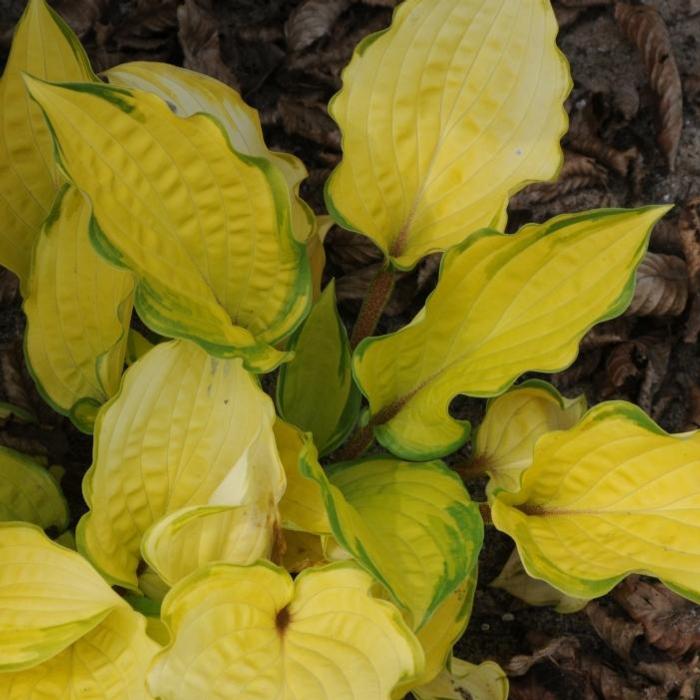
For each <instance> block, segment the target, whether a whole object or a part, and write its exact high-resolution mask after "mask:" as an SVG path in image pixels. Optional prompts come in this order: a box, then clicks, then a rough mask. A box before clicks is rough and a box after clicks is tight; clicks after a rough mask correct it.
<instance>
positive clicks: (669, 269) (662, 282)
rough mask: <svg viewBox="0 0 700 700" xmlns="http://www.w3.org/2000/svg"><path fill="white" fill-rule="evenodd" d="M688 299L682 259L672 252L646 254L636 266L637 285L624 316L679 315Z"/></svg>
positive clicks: (684, 265) (684, 266)
mask: <svg viewBox="0 0 700 700" xmlns="http://www.w3.org/2000/svg"><path fill="white" fill-rule="evenodd" d="M687 302H688V273H687V270H686V264H685V262H684V261H683V260H682V259H681V258H678V257H676V256H675V255H661V254H659V253H647V255H646V257H645V258H644V260H642V263H641V264H640V266H639V267H638V268H637V284H636V287H635V290H634V298H633V299H632V303H631V304H630V306H629V308H628V309H627V312H626V313H627V315H636V316H679V315H680V314H682V313H683V311H684V310H685V306H686V304H687Z"/></svg>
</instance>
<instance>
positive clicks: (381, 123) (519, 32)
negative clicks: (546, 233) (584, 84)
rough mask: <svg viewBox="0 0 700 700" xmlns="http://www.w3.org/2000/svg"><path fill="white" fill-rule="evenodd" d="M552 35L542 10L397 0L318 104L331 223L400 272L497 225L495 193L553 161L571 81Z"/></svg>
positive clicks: (503, 193) (485, 1) (481, 2)
mask: <svg viewBox="0 0 700 700" xmlns="http://www.w3.org/2000/svg"><path fill="white" fill-rule="evenodd" d="M556 33H557V22H556V19H555V17H554V13H553V12H552V8H551V7H550V4H549V3H548V2H542V0H523V1H521V2H509V0H436V1H435V2H422V1H421V0H406V2H404V3H403V4H402V5H400V6H399V8H398V10H397V11H396V13H395V15H394V21H393V24H392V26H391V27H390V28H389V29H388V30H386V31H384V32H381V33H379V34H373V35H371V36H368V37H367V38H366V39H364V41H362V42H360V44H359V45H358V47H357V49H356V50H355V55H354V57H353V59H352V61H351V63H350V65H349V66H348V67H347V68H346V69H345V71H344V73H343V88H342V90H341V91H340V92H339V93H338V94H337V95H336V96H335V97H334V98H333V100H332V102H331V104H330V108H329V109H330V113H331V115H332V116H333V117H334V119H335V120H336V122H338V125H339V126H340V129H341V131H342V136H343V160H342V161H341V163H340V165H339V166H338V168H337V169H336V170H335V171H334V172H333V174H332V175H331V178H330V180H329V182H328V186H327V190H326V203H327V206H328V211H329V212H330V213H331V215H332V216H333V217H334V218H335V219H336V221H337V222H338V223H339V224H341V225H342V226H344V227H345V228H349V229H352V230H355V231H358V232H360V233H363V234H365V235H366V236H369V237H370V238H371V239H372V240H373V241H374V242H375V243H376V244H377V245H378V246H379V247H380V248H381V249H382V250H383V251H384V253H385V254H386V255H387V256H390V257H391V259H392V262H393V263H394V265H396V266H397V267H399V268H402V269H406V268H410V267H413V266H414V265H415V264H416V263H417V262H418V260H420V258H422V257H423V256H424V255H426V254H427V253H430V252H433V251H438V250H447V249H448V248H451V247H452V246H454V245H455V244H458V243H461V242H462V241H463V240H464V239H465V238H466V237H467V236H468V235H469V234H471V233H472V232H474V231H476V230H477V229H480V228H483V227H485V226H492V227H494V228H499V227H501V226H502V225H503V224H504V223H505V208H506V205H507V202H508V198H509V196H510V195H511V194H513V193H514V192H515V191H517V190H518V189H520V188H522V187H524V186H525V185H526V184H527V183H529V182H532V181H533V180H547V179H549V178H551V177H553V176H554V175H555V174H556V173H557V170H558V168H559V166H560V164H561V160H562V154H561V150H560V147H559V139H560V138H561V136H562V135H563V134H564V132H565V131H566V127H567V119H566V113H565V111H564V109H563V102H564V100H565V98H566V96H567V94H568V92H569V90H570V88H571V78H570V76H569V70H568V65H567V63H566V59H565V58H564V56H563V55H562V54H561V52H560V51H559V50H558V49H557V46H556V44H555V36H556Z"/></svg>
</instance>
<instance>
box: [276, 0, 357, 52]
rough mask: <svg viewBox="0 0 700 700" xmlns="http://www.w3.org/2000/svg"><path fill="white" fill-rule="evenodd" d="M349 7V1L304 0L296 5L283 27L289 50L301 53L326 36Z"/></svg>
mask: <svg viewBox="0 0 700 700" xmlns="http://www.w3.org/2000/svg"><path fill="white" fill-rule="evenodd" d="M349 6H350V0H305V1H304V2H302V3H301V4H300V5H297V6H296V7H295V8H294V10H292V13H291V14H290V15H289V19H288V20H287V22H286V23H285V25H284V32H285V35H286V37H287V46H288V47H289V49H290V50H291V51H303V50H304V49H305V48H307V47H308V46H311V44H313V43H314V42H315V41H318V40H319V39H321V38H322V37H324V36H326V35H327V34H328V33H329V31H330V29H331V27H332V26H333V25H334V24H335V22H336V20H337V19H338V17H340V15H341V14H342V13H343V12H345V10H346V9H347V8H348V7H349Z"/></svg>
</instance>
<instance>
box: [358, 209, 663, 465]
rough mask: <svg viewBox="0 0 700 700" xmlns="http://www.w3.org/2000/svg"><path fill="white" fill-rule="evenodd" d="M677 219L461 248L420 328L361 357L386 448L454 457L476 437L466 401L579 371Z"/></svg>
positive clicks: (640, 217) (601, 222)
mask: <svg viewBox="0 0 700 700" xmlns="http://www.w3.org/2000/svg"><path fill="white" fill-rule="evenodd" d="M666 211H668V207H647V208H644V209H634V210H621V209H607V210H606V209H601V210H597V211H591V212H585V213H582V214H573V215H565V216H560V217H557V218H555V219H552V220H550V221H548V222H546V223H543V224H530V225H528V226H525V227H524V228H522V229H521V230H520V231H519V232H518V233H516V234H514V235H505V234H501V233H497V232H496V231H489V230H486V231H482V232H480V233H479V234H477V235H475V236H472V237H471V238H470V239H469V240H468V241H466V242H465V243H464V244H463V245H461V246H458V247H456V248H453V249H451V250H450V251H449V252H448V253H447V254H446V255H445V256H444V258H443V262H442V268H441V273H440V279H439V281H438V285H437V288H436V289H435V291H434V292H433V293H432V294H431V296H430V297H429V298H428V300H427V302H426V305H425V307H424V308H423V310H422V311H421V312H419V314H418V315H417V316H416V318H415V319H414V320H413V322H412V323H411V324H409V325H408V326H406V327H405V328H402V329H401V330H400V331H398V332H397V333H393V334H391V335H387V336H383V337H380V338H367V339H366V340H365V341H364V342H363V343H361V344H360V345H359V346H358V348H357V350H356V353H355V358H354V370H355V377H356V379H357V381H358V383H359V385H360V389H362V391H363V392H364V394H365V395H366V396H367V397H368V398H369V403H370V409H371V412H372V414H373V415H372V418H371V421H372V424H373V425H375V426H376V427H375V429H374V433H375V435H376V437H377V439H378V440H379V441H380V442H381V443H382V444H383V445H384V446H385V447H387V448H388V449H389V450H391V451H392V452H393V453H394V454H396V455H398V456H400V457H404V458H406V459H415V460H423V459H431V458H434V457H438V456H441V455H444V454H448V453H450V452H453V451H454V450H456V449H457V448H458V447H459V446H460V445H462V444H463V443H464V441H465V440H466V439H467V437H468V436H469V424H468V423H466V422H464V421H458V420H455V419H453V418H451V417H450V414H449V404H450V401H451V400H452V398H453V397H454V396H455V395H456V394H458V393H463V394H468V395H469V396H484V397H486V396H497V395H498V394H500V393H502V392H503V391H505V390H506V389H507V388H508V386H509V385H510V384H511V383H512V382H513V380H514V379H515V378H516V377H517V376H518V375H520V374H522V373H523V372H526V371H528V370H539V371H542V372H554V371H559V370H561V369H563V368H564V367H567V366H568V365H569V364H571V362H572V361H573V360H574V358H575V357H576V353H577V350H578V343H579V341H580V339H581V337H582V336H583V334H584V333H585V332H586V331H587V330H588V329H589V328H590V327H591V326H592V325H593V324H594V323H596V322H598V321H601V320H604V319H608V318H612V317H614V316H617V315H619V314H620V313H622V311H623V310H624V309H625V308H626V307H627V305H628V304H629V302H630V299H631V297H632V292H633V288H634V271H635V268H636V266H637V265H638V264H639V262H640V260H641V259H642V257H643V255H644V250H645V247H646V241H647V239H648V236H649V231H650V229H651V227H652V226H653V224H654V223H656V221H657V220H658V219H659V218H660V217H661V216H663V214H664V213H665V212H666Z"/></svg>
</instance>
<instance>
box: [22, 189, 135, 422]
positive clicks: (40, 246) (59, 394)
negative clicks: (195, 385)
mask: <svg viewBox="0 0 700 700" xmlns="http://www.w3.org/2000/svg"><path fill="white" fill-rule="evenodd" d="M89 220H90V205H89V204H88V203H87V202H86V201H85V199H84V198H83V196H82V195H81V194H80V192H79V191H78V190H76V189H75V188H72V187H69V186H65V187H64V189H63V190H62V191H61V192H60V193H59V195H58V197H57V199H56V202H55V204H54V207H53V210H52V212H51V215H50V216H49V218H48V219H47V220H46V222H45V224H44V226H43V228H42V231H41V234H40V235H39V237H38V239H37V241H36V246H35V251H34V260H33V264H32V274H31V276H30V278H29V280H28V282H27V285H26V286H27V294H26V299H25V303H24V311H25V313H26V315H27V334H26V341H25V342H26V355H27V360H28V367H29V369H30V371H31V372H32V375H33V376H34V379H35V381H36V384H37V386H38V387H39V390H40V391H41V393H42V395H43V396H44V398H45V399H46V400H47V401H48V402H49V403H50V404H51V405H52V406H53V407H54V408H55V409H56V410H58V411H60V412H61V413H65V414H68V415H70V416H71V418H72V419H73V421H74V422H75V423H76V424H77V425H78V427H79V428H81V429H82V430H84V431H85V432H91V431H92V424H93V422H94V415H95V413H96V412H97V408H99V405H100V404H102V403H104V402H105V401H106V400H107V399H108V398H109V397H111V396H113V395H114V394H115V393H116V391H117V388H118V387H119V379H120V378H121V373H122V368H123V366H124V355H125V352H126V341H127V333H128V328H129V320H130V318H131V305H132V293H133V287H134V282H133V275H132V274H131V273H130V272H128V271H126V270H122V269H119V268H116V267H114V266H113V265H110V264H108V263H106V262H105V261H104V260H102V259H101V258H100V257H99V256H98V255H97V254H96V253H95V251H94V250H93V248H92V246H91V245H90V240H89V237H88V224H89Z"/></svg>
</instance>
